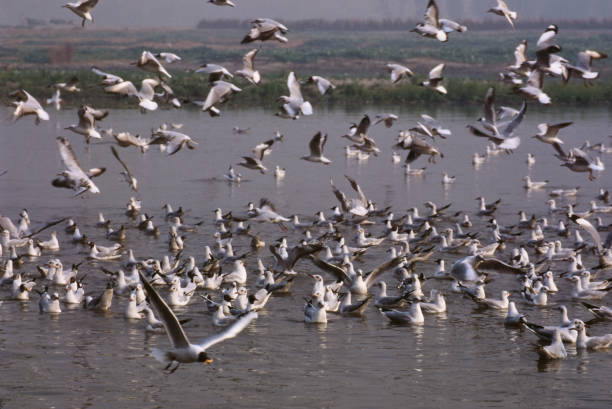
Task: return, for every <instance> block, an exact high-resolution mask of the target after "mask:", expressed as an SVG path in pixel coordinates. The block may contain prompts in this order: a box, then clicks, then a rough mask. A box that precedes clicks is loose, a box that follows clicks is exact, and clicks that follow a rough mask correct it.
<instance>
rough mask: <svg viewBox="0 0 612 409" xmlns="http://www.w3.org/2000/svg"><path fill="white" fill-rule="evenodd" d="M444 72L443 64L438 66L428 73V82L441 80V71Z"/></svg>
mask: <svg viewBox="0 0 612 409" xmlns="http://www.w3.org/2000/svg"><path fill="white" fill-rule="evenodd" d="M443 70H444V64H438V65H436V66H435V67H433V68H432V69H431V71H429V79H430V80H441V79H442V71H443Z"/></svg>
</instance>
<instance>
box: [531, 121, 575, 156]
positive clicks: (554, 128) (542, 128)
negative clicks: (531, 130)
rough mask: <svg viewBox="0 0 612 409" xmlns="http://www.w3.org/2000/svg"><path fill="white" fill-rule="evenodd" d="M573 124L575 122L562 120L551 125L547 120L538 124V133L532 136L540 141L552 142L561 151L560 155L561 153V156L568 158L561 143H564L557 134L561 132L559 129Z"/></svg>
mask: <svg viewBox="0 0 612 409" xmlns="http://www.w3.org/2000/svg"><path fill="white" fill-rule="evenodd" d="M572 124H573V122H561V123H558V124H554V125H550V124H548V123H546V122H543V123H541V124H539V125H538V133H537V134H536V135H534V136H532V138H536V139H537V140H539V141H540V142H544V143H548V144H551V145H552V146H553V148H555V150H556V151H557V152H558V153H559V155H561V157H563V158H566V157H567V154H566V153H565V152H564V151H563V149H562V148H561V144H563V141H562V140H561V139H559V137H558V136H557V135H558V134H559V131H560V130H561V129H563V128H566V127H568V126H570V125H572Z"/></svg>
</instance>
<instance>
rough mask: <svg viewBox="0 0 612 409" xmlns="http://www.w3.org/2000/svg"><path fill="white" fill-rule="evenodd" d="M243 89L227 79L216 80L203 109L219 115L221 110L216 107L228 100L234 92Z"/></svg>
mask: <svg viewBox="0 0 612 409" xmlns="http://www.w3.org/2000/svg"><path fill="white" fill-rule="evenodd" d="M240 91H242V89H240V88H238V87H237V86H235V85H234V84H230V83H229V82H225V81H221V80H219V81H215V82H214V83H213V86H212V88H211V89H210V91H208V95H207V96H206V100H205V101H204V104H203V105H202V111H204V112H207V111H208V113H209V114H210V116H219V115H221V111H219V109H217V108H216V107H215V105H217V104H222V103H224V102H226V101H227V100H228V99H229V97H230V96H232V94H235V93H237V92H240Z"/></svg>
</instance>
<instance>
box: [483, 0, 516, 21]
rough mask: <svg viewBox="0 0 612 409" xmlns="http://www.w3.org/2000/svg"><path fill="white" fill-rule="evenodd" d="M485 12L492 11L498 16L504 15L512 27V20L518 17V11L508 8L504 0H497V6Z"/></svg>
mask: <svg viewBox="0 0 612 409" xmlns="http://www.w3.org/2000/svg"><path fill="white" fill-rule="evenodd" d="M487 13H493V14H497V15H498V16H502V17H505V18H506V20H508V23H510V25H511V26H512V28H516V27H515V26H514V21H515V20H516V19H517V18H518V13H517V12H516V11H512V10H510V8H508V5H507V4H506V2H505V1H504V0H497V6H495V7H493V8H490V9H489V10H488V11H487Z"/></svg>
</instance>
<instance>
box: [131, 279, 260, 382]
mask: <svg viewBox="0 0 612 409" xmlns="http://www.w3.org/2000/svg"><path fill="white" fill-rule="evenodd" d="M139 275H140V281H141V282H142V284H143V286H144V289H145V291H146V293H147V295H148V297H149V302H150V304H151V307H153V310H155V312H156V313H157V314H158V316H159V317H160V319H161V321H162V323H163V325H164V328H165V329H166V333H167V334H168V338H169V339H170V344H171V345H172V348H170V349H169V350H166V351H162V350H160V349H157V348H156V349H153V350H152V351H151V353H152V355H153V356H154V357H155V358H156V359H157V360H158V361H161V362H164V363H168V366H167V367H166V369H170V368H171V367H172V365H173V364H174V363H176V366H174V368H173V369H172V370H171V371H170V372H174V371H176V370H177V369H178V367H179V365H180V364H181V363H191V362H203V363H206V364H209V363H211V362H212V359H211V358H210V357H209V356H208V355H207V353H206V350H207V349H208V348H210V347H211V346H213V345H215V344H218V343H219V342H222V341H224V340H226V339H229V338H233V337H235V336H236V335H238V334H239V333H240V332H241V331H242V330H243V329H244V328H245V327H246V326H247V325H249V323H250V322H251V321H253V320H254V319H255V318H257V313H256V312H254V311H251V312H248V313H246V314H244V315H242V316H240V317H239V318H238V319H236V321H235V322H234V323H232V324H231V325H229V326H228V327H226V329H225V330H223V331H221V332H219V333H217V334H215V335H212V336H210V337H208V338H206V339H205V340H203V341H202V342H200V343H199V344H192V343H190V342H189V339H188V338H187V335H186V334H185V331H184V330H183V327H182V326H181V324H180V322H179V320H178V319H177V318H176V315H174V312H172V310H171V309H170V307H168V304H166V302H165V301H164V300H163V299H162V298H161V297H160V295H159V294H158V292H157V291H156V290H155V289H154V288H153V286H151V284H150V283H149V281H148V280H147V279H146V278H145V277H144V275H143V274H142V272H139Z"/></svg>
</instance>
